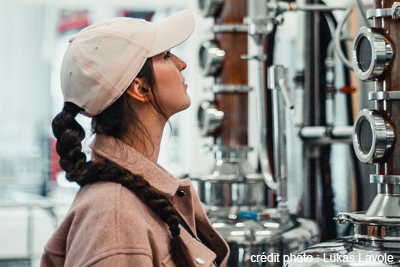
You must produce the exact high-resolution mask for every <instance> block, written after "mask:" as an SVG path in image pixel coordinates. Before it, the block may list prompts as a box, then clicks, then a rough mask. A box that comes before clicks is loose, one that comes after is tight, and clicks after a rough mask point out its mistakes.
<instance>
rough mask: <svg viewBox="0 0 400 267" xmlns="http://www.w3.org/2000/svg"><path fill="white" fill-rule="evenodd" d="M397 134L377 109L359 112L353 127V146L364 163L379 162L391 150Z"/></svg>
mask: <svg viewBox="0 0 400 267" xmlns="http://www.w3.org/2000/svg"><path fill="white" fill-rule="evenodd" d="M394 139H395V135H394V131H393V128H392V126H391V125H390V124H389V123H388V122H386V121H385V119H384V118H383V117H382V115H381V114H380V113H379V112H378V111H377V110H368V109H364V110H362V111H360V113H358V115H357V118H356V120H355V123H354V127H353V147H354V151H355V153H356V155H357V157H358V159H359V160H360V161H361V162H363V163H368V164H372V163H377V162H379V161H380V160H381V159H382V158H383V157H384V156H385V155H386V154H387V152H388V151H389V149H390V148H391V147H392V145H393V143H394Z"/></svg>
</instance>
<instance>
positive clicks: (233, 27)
mask: <svg viewBox="0 0 400 267" xmlns="http://www.w3.org/2000/svg"><path fill="white" fill-rule="evenodd" d="M247 29H248V27H247V25H243V24H217V25H214V26H213V27H212V30H213V32H214V33H222V32H243V33H247Z"/></svg>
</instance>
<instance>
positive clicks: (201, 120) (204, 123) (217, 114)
mask: <svg viewBox="0 0 400 267" xmlns="http://www.w3.org/2000/svg"><path fill="white" fill-rule="evenodd" d="M223 117H224V112H223V111H219V110H218V109H217V108H216V107H215V105H214V104H213V103H212V102H210V101H203V102H202V103H201V104H200V107H199V109H198V111H197V123H198V126H199V129H200V134H201V135H202V136H211V135H212V134H214V133H215V131H216V129H217V128H218V127H219V126H220V125H221V120H222V118H223Z"/></svg>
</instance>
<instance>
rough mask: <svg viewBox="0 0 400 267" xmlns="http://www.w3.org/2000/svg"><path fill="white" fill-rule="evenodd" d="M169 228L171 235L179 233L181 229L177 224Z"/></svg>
mask: <svg viewBox="0 0 400 267" xmlns="http://www.w3.org/2000/svg"><path fill="white" fill-rule="evenodd" d="M169 230H170V232H171V235H172V237H174V236H177V235H180V233H181V229H180V228H179V224H178V225H172V226H170V227H169Z"/></svg>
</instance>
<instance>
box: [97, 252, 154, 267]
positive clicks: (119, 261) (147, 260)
mask: <svg viewBox="0 0 400 267" xmlns="http://www.w3.org/2000/svg"><path fill="white" fill-rule="evenodd" d="M90 266H91V267H109V266H118V267H128V266H129V267H130V266H135V267H152V266H153V261H152V259H151V257H150V256H148V255H144V254H116V255H112V256H109V257H107V258H104V259H101V260H100V261H97V262H95V263H93V264H91V265H90Z"/></svg>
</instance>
